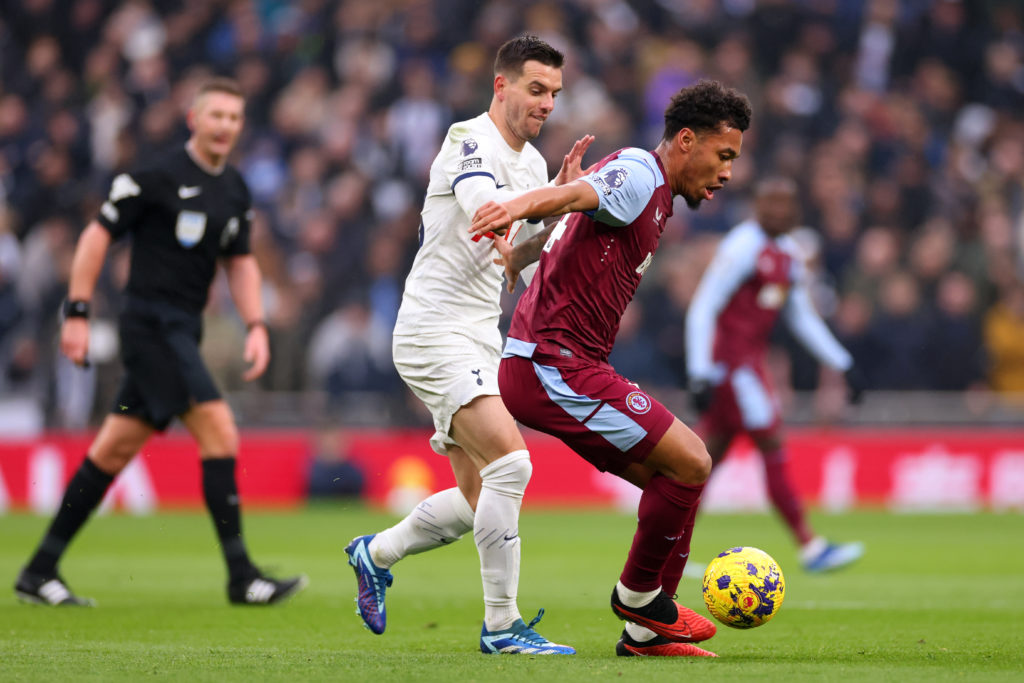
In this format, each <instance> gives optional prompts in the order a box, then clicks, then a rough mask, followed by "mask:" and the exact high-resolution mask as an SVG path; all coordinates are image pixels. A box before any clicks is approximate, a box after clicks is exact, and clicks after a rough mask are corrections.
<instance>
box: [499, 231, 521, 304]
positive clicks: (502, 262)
mask: <svg viewBox="0 0 1024 683" xmlns="http://www.w3.org/2000/svg"><path fill="white" fill-rule="evenodd" d="M494 248H495V250H497V252H498V258H496V259H494V262H495V263H497V264H498V265H499V266H502V267H503V268H504V269H505V286H506V287H507V288H508V291H509V292H510V293H511V292H512V291H514V290H515V288H516V283H517V282H519V273H520V272H521V271H522V268H521V267H519V264H517V263H516V262H515V258H514V257H513V256H512V252H514V251H515V248H514V247H513V246H512V245H511V244H509V243H508V240H506V239H503V238H499V239H496V240H494Z"/></svg>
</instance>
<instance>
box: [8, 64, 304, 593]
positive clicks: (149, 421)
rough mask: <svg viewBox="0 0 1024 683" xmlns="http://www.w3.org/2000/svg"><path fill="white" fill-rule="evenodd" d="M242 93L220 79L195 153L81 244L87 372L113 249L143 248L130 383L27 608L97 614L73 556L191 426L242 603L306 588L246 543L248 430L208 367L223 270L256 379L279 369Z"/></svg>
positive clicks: (205, 91) (70, 311)
mask: <svg viewBox="0 0 1024 683" xmlns="http://www.w3.org/2000/svg"><path fill="white" fill-rule="evenodd" d="M244 110H245V101H244V99H243V98H242V94H241V91H240V90H239V88H238V85H237V84H236V83H235V82H234V81H231V80H227V79H212V80H210V81H208V82H207V83H205V84H204V85H202V86H201V87H200V88H199V90H198V92H197V95H196V97H195V100H194V101H193V103H192V107H191V109H190V111H189V114H188V124H189V128H190V130H191V136H190V137H189V139H188V142H187V143H186V144H185V145H184V147H182V148H181V149H178V150H177V151H175V152H173V153H171V154H169V155H168V156H166V157H165V158H161V159H159V160H155V161H154V162H153V163H152V164H151V165H148V166H146V167H144V168H142V169H140V170H138V171H134V172H132V173H130V174H129V173H124V174H121V175H119V176H117V177H116V178H114V181H113V183H112V184H111V188H110V196H109V198H108V199H107V201H106V202H104V204H103V205H102V207H101V208H100V215H99V217H98V218H97V219H96V220H94V221H92V222H91V223H89V225H88V226H87V227H86V228H85V230H84V231H83V232H82V235H81V237H80V238H79V241H78V245H77V247H76V249H75V255H74V259H73V261H72V265H71V278H70V283H69V285H68V299H67V302H66V304H65V310H64V315H65V320H64V322H63V324H62V326H61V351H62V352H63V353H64V354H65V355H66V356H67V357H68V358H70V359H71V360H72V361H74V362H75V363H78V364H80V365H84V364H85V363H86V362H87V353H88V346H89V323H88V315H89V302H90V299H91V297H92V294H93V291H94V290H95V287H96V280H97V278H98V277H99V274H100V270H101V269H102V267H103V261H104V259H105V257H106V254H107V250H108V248H109V246H110V243H111V241H113V240H115V239H118V238H121V237H124V236H126V235H131V236H132V247H131V271H130V274H129V277H128V286H127V289H126V297H125V300H126V303H125V306H124V310H123V312H122V314H121V318H120V338H121V355H122V360H123V361H124V367H125V373H124V379H123V380H122V384H121V388H120V390H119V392H118V395H117V399H116V401H115V402H114V406H113V409H112V411H111V413H110V414H109V415H107V417H106V419H104V421H103V425H102V426H101V427H100V431H99V433H98V434H97V435H96V438H95V440H94V441H93V442H92V445H91V446H90V447H89V452H88V453H87V455H86V458H85V460H83V461H82V464H81V466H80V467H79V468H78V471H77V472H75V474H74V476H73V477H72V479H71V481H70V482H69V483H68V486H67V489H66V490H65V492H64V498H63V500H61V504H60V508H59V509H58V510H57V514H56V516H55V517H54V519H53V522H52V523H51V525H50V528H49V529H48V530H47V532H46V535H45V536H44V537H43V539H42V541H41V542H40V544H39V547H38V548H37V549H36V552H35V553H34V554H33V555H32V557H31V559H30V560H29V563H28V564H27V565H26V566H25V568H24V569H23V570H22V572H21V574H20V575H19V576H18V579H17V582H16V583H15V586H14V590H15V592H16V593H17V595H18V596H19V597H20V598H21V599H23V600H26V601H29V602H35V603H39V604H45V605H91V604H92V601H91V600H88V599H84V598H80V597H78V596H76V595H74V594H73V593H72V592H71V590H70V589H69V588H68V586H67V584H65V583H64V581H63V579H62V578H61V577H60V576H59V574H58V572H57V564H58V562H59V561H60V559H61V557H62V556H63V554H64V551H65V550H66V548H67V546H68V544H69V543H70V542H71V540H72V539H73V538H74V537H75V535H76V534H77V533H78V531H79V529H81V527H82V525H84V524H85V522H86V520H87V519H88V517H89V515H90V514H91V513H92V511H93V509H95V508H96V506H97V505H98V504H99V503H100V501H101V500H102V499H103V495H104V494H105V493H106V491H107V489H108V487H109V486H110V484H111V482H113V480H114V477H116V476H117V474H118V473H119V472H121V470H123V469H124V468H125V467H126V466H127V465H128V463H129V462H130V461H131V459H132V458H134V457H135V455H136V454H137V453H138V452H139V450H140V449H141V448H142V446H143V445H144V444H145V443H146V441H147V440H148V439H149V437H150V436H151V435H152V434H153V432H155V431H163V430H164V429H165V428H166V427H167V425H168V424H169V423H170V421H171V420H172V419H173V418H174V417H175V416H177V417H179V418H180V419H181V421H182V422H183V423H184V425H185V427H186V428H187V429H188V431H189V432H190V433H191V434H192V437H193V438H194V439H195V441H196V443H197V444H198V446H199V455H200V458H201V460H202V488H203V495H204V498H205V500H206V505H207V507H208V509H209V512H210V516H211V518H212V519H213V523H214V528H215V530H216V532H217V536H218V539H219V541H220V546H221V551H222V553H223V556H224V561H225V563H226V564H227V569H228V577H229V578H228V586H227V593H228V600H229V601H230V602H232V603H234V604H242V605H267V604H272V603H276V602H280V601H281V600H283V599H284V598H287V597H289V596H290V595H292V594H294V593H295V592H297V591H299V590H301V589H302V587H303V586H305V584H306V578H305V577H304V576H298V577H294V578H290V579H285V580H278V579H274V578H271V577H269V576H265V575H264V574H263V573H262V572H261V571H260V570H259V569H257V568H256V566H255V565H254V564H253V563H252V561H251V560H250V559H249V554H248V552H247V550H246V547H245V542H244V541H243V539H242V530H241V512H240V509H239V501H238V487H237V484H236V481H235V454H236V453H237V451H238V429H237V427H236V425H235V420H234V416H233V415H232V413H231V409H230V408H229V407H228V404H227V402H226V401H224V400H223V399H222V398H221V396H220V393H219V392H218V390H217V387H216V385H215V384H214V382H213V379H212V378H211V377H210V374H209V371H208V370H207V369H206V366H205V365H204V364H203V360H202V358H201V357H200V355H199V340H200V336H201V333H202V319H201V314H202V310H203V308H204V307H205V305H206V299H207V295H208V292H209V289H210V284H211V282H212V281H213V277H214V275H215V273H216V269H217V263H218V261H220V262H221V263H222V264H223V265H224V269H225V272H226V274H227V279H228V285H229V287H230V289H231V294H232V297H233V298H234V300H235V305H236V306H237V307H238V312H239V314H240V315H241V317H242V320H243V321H244V322H245V323H246V326H247V328H248V334H247V336H246V339H245V349H244V357H245V360H246V361H248V362H250V363H251V366H250V367H249V369H248V370H247V371H246V373H245V375H244V378H245V379H246V380H252V379H256V378H257V377H259V376H260V375H261V374H262V373H263V371H264V370H265V369H266V366H267V362H268V361H269V359H270V347H269V342H268V338H267V330H266V327H265V325H264V323H263V303H262V300H261V298H260V271H259V266H258V265H257V263H256V259H255V257H254V256H253V255H252V254H251V253H250V252H249V218H250V216H249V213H250V198H249V190H248V188H247V187H246V185H245V181H244V180H243V179H242V176H241V175H240V174H239V172H238V171H237V170H236V169H235V168H233V167H232V166H230V165H228V164H227V158H228V155H229V154H230V153H231V150H232V149H233V148H234V146H235V142H236V141H237V140H238V136H239V133H240V132H241V130H242V124H243V121H244Z"/></svg>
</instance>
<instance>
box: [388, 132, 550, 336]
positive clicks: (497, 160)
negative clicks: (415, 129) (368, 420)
mask: <svg viewBox="0 0 1024 683" xmlns="http://www.w3.org/2000/svg"><path fill="white" fill-rule="evenodd" d="M546 182H547V164H546V163H545V162H544V159H543V158H542V157H541V155H540V152H538V151H537V150H536V148H534V147H533V145H531V144H530V143H526V144H525V145H524V147H523V150H522V151H521V152H517V151H515V150H513V149H512V148H511V147H509V146H508V144H507V143H506V142H505V140H504V138H502V137H501V133H500V132H499V131H498V128H497V126H495V125H494V122H493V121H491V118H490V116H489V115H488V114H487V113H486V112H485V113H483V114H481V115H480V116H477V117H476V118H474V119H470V120H468V121H461V122H459V123H455V124H453V125H452V126H451V128H449V129H448V136H447V138H446V139H445V141H444V145H443V146H442V147H441V151H440V152H439V153H438V155H437V157H436V158H435V159H434V163H433V164H432V165H431V167H430V183H429V185H428V186H427V196H426V199H425V201H424V203H423V211H422V214H421V216H422V220H421V223H420V248H419V251H418V252H417V253H416V259H415V261H414V262H413V265H412V270H411V271H410V273H409V277H408V278H406V281H405V293H404V294H403V296H402V306H401V308H400V309H399V311H398V320H397V323H396V324H395V335H422V334H431V335H433V334H448V333H452V332H455V333H458V334H463V335H468V336H470V337H472V338H474V339H476V340H478V341H479V342H481V343H484V344H487V345H489V346H493V347H494V348H496V349H500V347H501V334H500V333H499V331H498V318H499V316H500V315H501V287H502V280H503V274H504V269H503V268H502V267H501V266H499V265H496V264H495V263H494V262H493V259H494V258H495V257H496V256H497V252H496V251H495V250H494V248H493V246H492V242H491V239H490V238H488V237H485V238H482V239H479V240H477V241H473V239H472V235H470V234H469V225H470V221H471V219H472V216H473V214H474V213H475V212H476V210H477V209H478V208H479V207H480V206H482V205H483V204H484V203H486V202H487V201H492V200H493V201H508V200H509V199H512V198H513V197H515V196H517V195H518V194H520V193H522V192H525V191H527V190H531V189H534V188H537V187H540V186H542V185H544V184H545V183H546ZM542 227H543V223H542V222H540V221H537V222H536V223H528V222H516V223H515V224H513V225H512V228H511V229H510V230H509V232H508V235H507V238H508V239H509V241H512V242H515V241H522V240H524V239H528V238H529V237H532V236H533V235H535V234H537V232H539V231H540V230H541V229H542ZM498 239H501V238H498Z"/></svg>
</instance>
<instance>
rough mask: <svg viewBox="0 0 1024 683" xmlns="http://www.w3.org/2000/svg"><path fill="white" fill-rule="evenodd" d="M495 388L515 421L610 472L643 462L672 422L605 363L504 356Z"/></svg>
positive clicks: (646, 395) (662, 411)
mask: <svg viewBox="0 0 1024 683" xmlns="http://www.w3.org/2000/svg"><path fill="white" fill-rule="evenodd" d="M498 386H499V387H500V389H501V398H502V400H503V401H504V402H505V407H507V408H508V410H509V412H510V413H512V416H513V417H514V418H516V420H518V421H519V422H520V423H522V424H524V425H526V426H527V427H531V428H533V429H536V430H538V431H541V432H544V433H546V434H551V435H552V436H557V437H558V438H559V439H561V440H562V441H563V442H565V444H566V445H567V446H569V447H570V448H571V449H573V450H574V451H576V453H578V454H579V455H580V456H582V457H583V458H584V459H585V460H587V461H588V462H589V463H590V464H592V465H593V466H594V467H596V468H597V469H599V470H601V471H608V472H612V473H613V474H618V473H619V472H621V471H622V470H624V469H625V468H626V467H628V466H629V465H630V464H632V463H641V462H643V461H644V460H646V459H647V456H648V455H650V453H651V451H652V450H653V449H654V447H655V446H656V445H657V444H658V442H659V441H660V440H661V437H663V436H664V435H665V432H667V431H668V428H669V427H670V426H671V425H672V422H673V421H674V420H675V417H673V415H672V413H670V412H669V411H668V409H667V408H665V406H663V405H661V403H659V402H658V401H656V400H655V399H653V398H651V396H649V395H648V394H647V393H645V392H644V391H643V390H642V389H640V388H639V387H638V386H637V385H635V384H633V383H632V382H630V381H629V380H627V379H626V378H625V377H622V376H621V375H619V374H617V373H616V372H615V371H614V369H613V368H611V366H607V365H582V366H580V367H576V366H573V367H569V366H565V365H561V366H558V365H555V364H548V363H546V362H544V361H543V360H538V359H530V358H523V357H521V356H506V357H505V358H502V360H501V366H500V368H499V370H498Z"/></svg>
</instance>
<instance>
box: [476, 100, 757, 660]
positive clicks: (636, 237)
mask: <svg viewBox="0 0 1024 683" xmlns="http://www.w3.org/2000/svg"><path fill="white" fill-rule="evenodd" d="M749 124H750V103H749V102H748V101H747V98H746V97H745V96H743V95H741V94H739V93H738V92H736V91H735V90H731V89H727V88H724V87H723V86H721V85H720V84H719V83H717V82H715V81H701V82H700V83H698V84H697V85H694V86H691V87H688V88H684V89H682V90H681V91H679V93H677V94H676V95H675V96H674V97H673V98H672V101H671V102H670V103H669V105H668V108H667V109H666V110H665V131H664V134H663V137H662V140H661V142H660V143H659V144H658V146H657V148H656V149H655V150H654V151H653V152H648V151H644V150H641V149H637V148H633V147H627V148H624V149H621V150H619V151H618V152H615V153H614V154H611V155H609V156H607V157H605V158H604V159H603V160H601V161H600V162H598V164H597V169H596V170H594V171H593V172H592V173H590V174H589V175H586V176H585V177H583V178H580V179H579V180H577V181H576V182H572V183H569V184H568V185H565V186H563V187H552V188H541V189H538V190H533V191H531V192H527V193H526V194H524V195H521V196H520V197H517V198H515V199H512V200H511V201H504V202H503V203H500V204H499V203H495V202H490V203H488V204H485V205H484V206H482V207H481V208H480V210H479V211H478V212H477V213H476V215H475V217H474V219H473V224H472V226H471V229H472V230H473V231H474V232H476V233H477V234H484V233H486V232H488V231H498V230H501V229H505V228H508V227H510V226H511V225H513V224H514V222H515V221H517V220H520V219H524V218H525V219H538V218H545V217H547V216H556V215H560V214H566V213H569V212H573V213H570V215H568V216H566V217H565V218H563V219H562V220H561V221H559V222H558V224H557V225H556V226H555V227H554V228H553V230H552V231H551V233H550V236H549V237H548V239H547V240H546V242H541V240H540V239H539V238H538V239H534V240H530V241H529V242H527V243H524V244H522V245H520V246H518V247H516V248H515V249H514V250H513V252H512V253H509V250H508V249H507V247H506V246H504V245H502V244H500V243H498V245H497V246H498V248H499V251H500V252H501V254H502V260H503V261H504V262H505V264H506V268H508V269H510V270H511V271H512V272H513V275H514V272H515V270H516V269H517V268H518V267H519V265H521V263H525V262H528V261H529V260H530V259H532V258H535V257H537V256H538V255H539V257H540V266H539V268H538V270H537V273H536V275H535V276H534V278H533V283H532V284H531V285H530V286H529V287H528V288H527V290H526V292H525V293H524V294H523V296H522V298H520V300H519V304H518V306H517V307H516V311H515V315H514V317H513V319H512V327H511V329H510V330H509V336H508V341H507V342H506V345H505V351H504V353H503V354H502V361H501V366H500V370H499V377H498V382H499V385H500V387H501V397H502V399H503V400H504V402H505V405H506V406H507V407H508V409H509V411H510V412H511V413H512V415H513V416H514V417H515V418H516V419H517V420H519V421H520V422H521V423H523V424H524V425H527V426H529V427H532V428H534V429H538V430H540V431H542V432H546V433H548V434H552V435H554V436H557V437H559V438H560V439H562V441H564V442H565V443H566V444H567V445H568V446H569V447H570V448H572V449H573V450H574V451H576V453H578V454H579V455H580V456H582V457H583V458H584V459H585V460H587V461H588V462H590V463H591V464H592V465H594V466H595V467H596V468H598V469H599V470H602V471H609V472H612V473H613V474H616V475H618V476H620V477H622V478H623V479H625V480H627V481H629V482H631V483H633V484H635V485H636V486H638V487H640V488H641V489H643V494H642V495H641V498H640V509H639V514H638V522H637V530H636V534H635V536H634V538H633V546H632V548H631V549H630V551H629V556H628V558H627V560H626V565H625V568H624V569H623V571H622V574H621V576H620V577H619V581H618V583H617V584H616V586H615V588H614V589H613V590H612V597H611V604H612V611H613V612H614V613H615V614H616V615H617V616H618V617H619V618H620V619H624V620H625V621H626V622H627V624H626V628H625V630H624V631H623V633H622V635H621V637H620V639H619V641H618V643H616V648H615V650H616V653H617V654H618V655H620V656H626V657H629V656H636V655H640V656H670V657H682V656H714V655H713V654H712V653H710V652H708V651H706V650H702V649H701V648H699V647H697V646H696V645H694V644H693V643H695V642H700V641H703V640H707V639H708V638H710V637H711V636H713V635H714V633H715V626H714V624H712V623H711V622H710V621H709V620H708V619H705V618H704V617H702V616H700V615H699V614H697V613H696V612H694V611H693V610H690V609H688V608H686V607H683V606H682V605H680V604H678V603H677V602H675V600H673V597H672V596H673V595H674V594H675V592H676V588H677V586H678V584H679V580H680V578H681V577H682V572H683V568H684V566H685V564H686V558H687V556H688V555H689V549H690V538H691V536H692V534H693V522H694V517H695V514H696V511H697V506H698V503H699V501H700V496H701V492H702V491H703V490H704V484H705V482H706V481H707V478H708V475H709V474H710V473H711V458H710V457H709V455H708V452H707V450H706V449H705V448H704V444H703V443H702V442H701V440H700V439H699V438H698V437H697V435H696V434H694V433H693V432H692V431H691V430H690V429H689V428H687V427H686V425H684V424H683V423H682V422H680V421H679V420H678V419H676V418H675V417H673V416H672V414H671V413H670V412H669V411H668V410H667V409H666V408H665V407H664V406H662V405H661V404H660V403H658V402H657V401H656V400H654V399H653V398H651V397H650V396H649V395H647V394H646V393H645V392H644V391H642V390H641V389H640V388H639V387H638V386H637V385H635V384H633V383H631V382H630V381H629V380H627V379H626V378H624V377H622V376H621V375H619V374H617V373H616V372H615V370H614V368H612V367H611V365H609V364H608V354H609V353H610V352H611V349H612V345H613V343H614V340H615V335H616V332H617V331H618V328H619V321H620V320H621V318H622V313H623V311H625V309H626V306H627V305H628V304H629V302H630V301H631V300H632V298H633V295H634V294H635V292H636V289H637V287H638V286H639V284H640V280H641V278H642V277H643V275H644V272H646V270H647V268H648V266H650V264H651V260H652V258H653V256H654V252H655V251H656V250H657V248H658V243H659V241H660V239H661V234H662V232H663V231H664V229H665V221H666V219H667V218H668V217H669V216H671V215H672V206H673V198H674V197H675V196H676V195H682V196H683V198H684V199H685V200H686V203H687V205H689V206H690V208H692V209H696V208H697V207H698V206H699V205H700V203H701V202H702V201H704V200H710V199H711V198H712V197H713V196H714V193H715V192H716V191H718V190H720V189H721V188H722V187H723V186H724V185H725V183H726V182H728V181H729V179H730V177H731V175H732V162H733V160H734V159H735V158H736V157H737V156H739V154H740V147H741V145H742V142H743V131H744V130H746V129H747V127H748V126H749ZM541 244H543V246H542V247H541V246H540V245H541ZM516 252H519V254H522V259H521V260H520V259H519V254H517V253H516ZM509 280H510V282H512V281H514V277H510V278H509Z"/></svg>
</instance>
